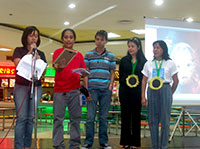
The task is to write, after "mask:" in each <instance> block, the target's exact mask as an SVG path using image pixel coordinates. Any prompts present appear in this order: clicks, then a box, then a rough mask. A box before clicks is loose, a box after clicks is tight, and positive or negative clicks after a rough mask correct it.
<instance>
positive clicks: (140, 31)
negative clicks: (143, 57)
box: [130, 29, 145, 35]
mask: <svg viewBox="0 0 200 149" xmlns="http://www.w3.org/2000/svg"><path fill="white" fill-rule="evenodd" d="M130 31H131V32H133V33H136V34H140V35H141V34H145V29H133V30H130Z"/></svg>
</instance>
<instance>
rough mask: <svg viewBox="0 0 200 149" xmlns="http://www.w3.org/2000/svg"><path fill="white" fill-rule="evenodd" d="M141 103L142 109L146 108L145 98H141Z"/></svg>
mask: <svg viewBox="0 0 200 149" xmlns="http://www.w3.org/2000/svg"><path fill="white" fill-rule="evenodd" d="M141 102H142V106H143V107H146V106H147V100H146V98H145V97H143V98H142V100H141Z"/></svg>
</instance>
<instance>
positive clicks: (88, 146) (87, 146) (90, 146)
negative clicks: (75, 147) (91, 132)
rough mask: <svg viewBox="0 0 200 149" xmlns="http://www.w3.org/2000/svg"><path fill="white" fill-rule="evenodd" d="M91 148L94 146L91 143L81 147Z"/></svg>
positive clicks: (84, 148)
mask: <svg viewBox="0 0 200 149" xmlns="http://www.w3.org/2000/svg"><path fill="white" fill-rule="evenodd" d="M90 148H92V145H90V144H84V145H83V146H82V147H81V149H90Z"/></svg>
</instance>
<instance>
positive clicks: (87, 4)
mask: <svg viewBox="0 0 200 149" xmlns="http://www.w3.org/2000/svg"><path fill="white" fill-rule="evenodd" d="M154 1H155V0H18V1H17V0H0V6H1V9H0V25H9V26H15V27H17V28H24V27H26V26H29V25H35V26H37V27H38V28H39V30H40V32H41V34H43V35H45V36H47V37H50V38H52V39H55V40H60V33H61V31H62V30H63V29H64V28H66V27H71V28H73V29H75V31H76V34H77V41H78V42H84V41H93V40H94V35H95V33H96V31H97V30H100V29H104V30H106V31H108V32H114V33H117V34H119V35H121V37H119V38H114V39H116V40H119V39H127V38H130V37H132V36H138V37H141V38H144V35H136V34H134V33H132V32H130V30H131V29H144V27H145V20H144V17H149V18H154V17H158V18H163V19H172V20H183V19H184V18H186V17H192V18H193V19H194V20H195V21H197V22H200V13H199V6H200V0H164V3H163V5H161V6H156V5H155V4H154ZM70 3H74V4H76V8H75V9H70V8H68V5H69V4H70ZM124 20H125V21H124ZM127 20H128V21H127ZM65 21H69V22H70V25H69V26H65V25H64V22H65ZM0 45H1V41H0ZM1 46H7V47H12V45H1ZM0 54H2V53H0Z"/></svg>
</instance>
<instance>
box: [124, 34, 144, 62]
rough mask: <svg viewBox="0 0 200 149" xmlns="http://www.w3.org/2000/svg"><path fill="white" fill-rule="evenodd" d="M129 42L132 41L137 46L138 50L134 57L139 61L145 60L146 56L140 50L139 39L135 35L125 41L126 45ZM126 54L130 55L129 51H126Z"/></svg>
mask: <svg viewBox="0 0 200 149" xmlns="http://www.w3.org/2000/svg"><path fill="white" fill-rule="evenodd" d="M129 42H133V43H135V44H136V45H137V47H139V49H138V52H137V54H136V59H137V60H138V61H141V62H143V61H146V58H145V56H144V53H143V51H142V44H141V40H140V39H139V38H137V37H133V38H131V39H129V40H128V41H127V45H128V44H129ZM127 55H130V53H129V51H128V52H127Z"/></svg>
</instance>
